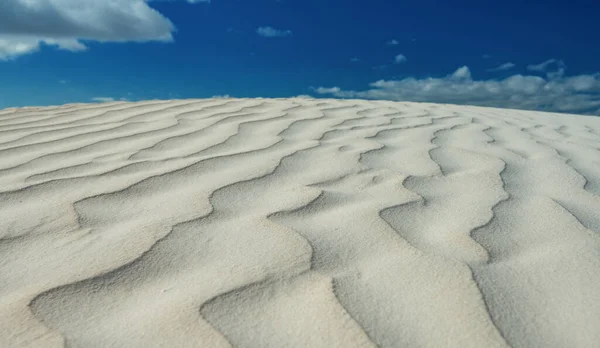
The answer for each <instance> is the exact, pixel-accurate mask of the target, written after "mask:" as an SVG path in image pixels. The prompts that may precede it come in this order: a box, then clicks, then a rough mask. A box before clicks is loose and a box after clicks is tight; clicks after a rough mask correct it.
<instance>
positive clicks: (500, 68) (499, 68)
mask: <svg viewBox="0 0 600 348" xmlns="http://www.w3.org/2000/svg"><path fill="white" fill-rule="evenodd" d="M515 66H516V65H515V64H514V63H512V62H507V63H504V64H501V65H499V66H497V67H495V68H492V69H488V71H505V70H510V69H512V68H514V67H515Z"/></svg>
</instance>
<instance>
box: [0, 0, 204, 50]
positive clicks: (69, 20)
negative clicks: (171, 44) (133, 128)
mask: <svg viewBox="0 0 600 348" xmlns="http://www.w3.org/2000/svg"><path fill="white" fill-rule="evenodd" d="M187 2H189V3H200V2H203V3H209V2H210V1H209V0H187ZM174 31H175V26H174V25H173V23H171V21H170V20H169V19H168V18H166V17H165V16H164V15H162V14H161V13H159V12H158V11H156V10H155V9H153V8H152V7H150V6H149V5H148V3H147V0H1V1H0V60H6V59H12V58H16V57H18V56H21V55H24V54H28V53H32V52H35V51H38V50H39V49H40V46H41V45H42V44H46V45H51V46H56V47H58V48H59V49H63V50H68V51H83V50H86V49H87V47H86V46H85V44H84V43H83V42H82V41H86V40H89V41H99V42H125V41H138V42H143V41H171V40H172V39H173V36H172V33H173V32H174Z"/></svg>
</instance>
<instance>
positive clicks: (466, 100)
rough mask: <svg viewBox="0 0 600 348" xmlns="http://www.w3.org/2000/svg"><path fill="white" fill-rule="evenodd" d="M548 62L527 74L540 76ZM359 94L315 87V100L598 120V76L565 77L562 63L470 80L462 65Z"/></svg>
mask: <svg viewBox="0 0 600 348" xmlns="http://www.w3.org/2000/svg"><path fill="white" fill-rule="evenodd" d="M556 62H559V61H558V60H555V59H551V60H548V61H546V62H544V63H541V64H537V65H530V66H529V70H532V71H539V72H545V70H546V69H547V68H548V67H549V66H550V65H552V64H555V63H556ZM369 87H371V88H369V89H367V90H363V91H354V90H344V89H342V88H340V87H338V86H334V87H318V88H314V89H313V90H314V91H315V92H316V93H318V94H321V95H325V94H328V95H333V96H335V97H338V98H364V99H385V100H396V101H416V102H436V103H450V104H470V105H479V106H491V107H502V108H515V109H530V110H546V111H558V112H567V113H583V114H595V115H600V73H596V74H592V75H577V76H565V75H564V64H563V63H562V62H561V63H560V64H559V69H558V70H557V71H550V72H546V76H545V77H541V76H535V75H525V76H524V75H521V74H515V75H512V76H510V77H507V78H505V79H502V80H495V79H490V80H475V79H473V78H472V76H471V71H470V69H469V68H468V67H467V66H463V67H460V68H458V69H457V70H456V71H455V72H454V73H452V74H449V75H447V76H444V77H441V78H433V77H428V78H422V79H417V78H413V77H409V78H405V79H402V80H379V81H376V82H373V83H371V84H369Z"/></svg>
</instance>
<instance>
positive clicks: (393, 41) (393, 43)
mask: <svg viewBox="0 0 600 348" xmlns="http://www.w3.org/2000/svg"><path fill="white" fill-rule="evenodd" d="M386 44H387V45H388V46H396V45H399V44H400V43H399V42H398V40H395V39H394V40H390V41H388V42H387V43H386Z"/></svg>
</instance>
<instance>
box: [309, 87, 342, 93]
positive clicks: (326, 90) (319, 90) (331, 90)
mask: <svg viewBox="0 0 600 348" xmlns="http://www.w3.org/2000/svg"><path fill="white" fill-rule="evenodd" d="M311 89H312V90H313V91H315V92H317V93H319V94H338V93H341V92H342V90H341V88H339V87H332V88H325V87H318V88H314V87H311Z"/></svg>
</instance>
